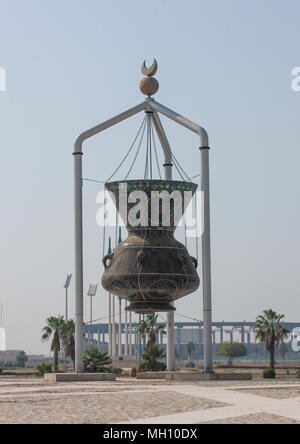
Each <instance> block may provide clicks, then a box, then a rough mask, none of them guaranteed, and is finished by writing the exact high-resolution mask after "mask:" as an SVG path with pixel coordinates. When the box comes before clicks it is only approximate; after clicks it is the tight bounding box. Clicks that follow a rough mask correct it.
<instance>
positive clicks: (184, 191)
mask: <svg viewBox="0 0 300 444" xmlns="http://www.w3.org/2000/svg"><path fill="white" fill-rule="evenodd" d="M105 186H106V189H107V190H108V191H109V193H110V195H111V197H112V198H113V200H114V202H115V205H116V207H117V211H118V212H119V214H120V216H121V218H122V219H123V221H124V223H125V225H126V228H127V230H128V237H127V239H125V240H124V241H123V242H121V243H120V244H119V245H118V246H117V247H116V248H115V250H114V251H113V253H111V254H108V255H106V256H105V257H104V258H103V264H104V267H105V271H104V274H103V276H102V285H103V287H104V288H105V289H106V290H107V291H108V292H110V293H113V294H115V295H116V296H119V297H122V298H124V299H126V300H128V301H129V305H128V306H127V308H126V310H129V311H135V312H137V313H153V312H168V311H173V310H175V308H174V306H173V305H172V302H173V301H175V300H176V299H179V298H181V297H183V296H186V295H188V294H190V293H193V292H194V291H196V290H197V288H198V287H199V276H198V273H197V271H196V268H197V260H196V259H195V258H193V257H191V256H190V255H189V253H188V251H187V249H186V247H185V246H184V245H183V244H182V243H180V242H179V241H177V240H176V239H175V237H174V231H175V229H176V227H177V225H178V223H179V222H180V220H182V216H183V214H184V211H185V209H186V207H187V205H188V203H189V202H190V201H191V199H192V196H193V194H194V193H195V191H196V189H197V185H196V184H194V183H191V182H180V181H167V180H129V181H116V182H109V183H106V185H105Z"/></svg>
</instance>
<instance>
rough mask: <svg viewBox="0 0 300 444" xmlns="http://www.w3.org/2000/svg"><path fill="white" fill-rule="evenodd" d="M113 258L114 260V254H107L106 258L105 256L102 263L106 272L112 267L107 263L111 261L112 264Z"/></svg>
mask: <svg viewBox="0 0 300 444" xmlns="http://www.w3.org/2000/svg"><path fill="white" fill-rule="evenodd" d="M112 258H113V254H107V255H106V256H104V258H103V259H102V263H103V265H104V268H105V271H106V270H107V269H108V268H109V267H110V265H111V263H110V264H109V265H107V261H108V260H110V261H111V262H112Z"/></svg>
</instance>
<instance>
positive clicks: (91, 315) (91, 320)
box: [90, 296, 93, 326]
mask: <svg viewBox="0 0 300 444" xmlns="http://www.w3.org/2000/svg"><path fill="white" fill-rule="evenodd" d="M90 298H91V304H90V326H92V322H93V297H92V296H90Z"/></svg>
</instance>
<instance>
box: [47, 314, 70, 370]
mask: <svg viewBox="0 0 300 444" xmlns="http://www.w3.org/2000/svg"><path fill="white" fill-rule="evenodd" d="M64 328H65V321H64V317H63V316H57V317H55V316H51V317H50V318H48V319H47V320H46V326H45V327H44V328H43V330H42V341H48V340H49V339H50V337H51V336H53V337H52V342H51V351H53V352H54V355H53V370H54V372H57V371H58V354H59V351H60V341H61V338H62V334H63V331H64Z"/></svg>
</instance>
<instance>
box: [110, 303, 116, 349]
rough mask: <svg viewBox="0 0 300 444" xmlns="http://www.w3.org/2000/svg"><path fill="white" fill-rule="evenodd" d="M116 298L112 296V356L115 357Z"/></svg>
mask: <svg viewBox="0 0 300 444" xmlns="http://www.w3.org/2000/svg"><path fill="white" fill-rule="evenodd" d="M115 307H116V297H115V295H112V352H111V353H112V356H113V357H115V356H116V354H117V351H116V308H115Z"/></svg>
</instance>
